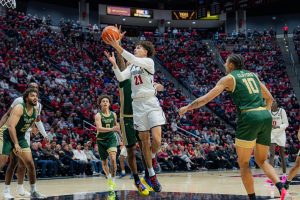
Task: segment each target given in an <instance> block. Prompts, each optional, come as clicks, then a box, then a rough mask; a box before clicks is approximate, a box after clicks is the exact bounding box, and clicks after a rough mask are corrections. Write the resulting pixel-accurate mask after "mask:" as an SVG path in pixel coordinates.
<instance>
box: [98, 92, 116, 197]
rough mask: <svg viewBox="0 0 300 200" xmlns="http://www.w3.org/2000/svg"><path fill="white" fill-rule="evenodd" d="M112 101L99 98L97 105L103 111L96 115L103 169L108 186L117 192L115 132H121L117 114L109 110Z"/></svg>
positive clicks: (107, 97)
mask: <svg viewBox="0 0 300 200" xmlns="http://www.w3.org/2000/svg"><path fill="white" fill-rule="evenodd" d="M111 103H112V100H111V98H110V97H109V96H107V95H102V96H100V97H99V98H98V101H97V105H98V106H100V108H101V110H100V112H98V113H97V114H96V115H95V124H96V128H97V144H98V151H99V155H100V159H101V161H102V169H103V171H104V173H105V175H106V177H107V178H108V181H107V183H108V185H109V188H110V190H111V191H113V190H115V188H116V183H115V176H116V171H117V162H116V156H117V138H116V135H115V132H119V130H120V127H119V125H118V123H117V115H116V113H114V112H112V111H110V110H109V108H110V105H111ZM108 157H109V160H110V169H109V167H108Z"/></svg>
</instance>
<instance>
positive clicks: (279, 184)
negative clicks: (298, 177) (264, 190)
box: [275, 182, 283, 194]
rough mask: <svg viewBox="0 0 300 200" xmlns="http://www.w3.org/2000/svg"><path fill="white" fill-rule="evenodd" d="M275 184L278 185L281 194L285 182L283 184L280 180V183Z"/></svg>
mask: <svg viewBox="0 0 300 200" xmlns="http://www.w3.org/2000/svg"><path fill="white" fill-rule="evenodd" d="M275 185H276V187H277V189H278V191H279V193H280V194H281V189H282V188H283V184H282V183H281V182H278V183H276V184H275Z"/></svg>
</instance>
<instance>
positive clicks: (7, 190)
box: [1, 152, 18, 199]
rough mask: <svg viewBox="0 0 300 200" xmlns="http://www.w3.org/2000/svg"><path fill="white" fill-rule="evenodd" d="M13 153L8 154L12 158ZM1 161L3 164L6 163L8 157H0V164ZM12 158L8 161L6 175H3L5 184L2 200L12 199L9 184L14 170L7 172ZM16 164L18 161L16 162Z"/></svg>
mask: <svg viewBox="0 0 300 200" xmlns="http://www.w3.org/2000/svg"><path fill="white" fill-rule="evenodd" d="M13 154H14V153H12V152H11V153H10V156H12V155H13ZM2 160H3V161H4V163H7V160H8V156H7V155H1V162H2ZM12 160H13V158H12V157H11V159H10V162H9V165H8V168H7V170H6V173H5V184H4V190H3V192H4V195H3V196H4V199H11V198H14V197H13V196H12V195H11V193H10V183H11V180H12V177H13V173H14V170H9V167H10V165H11V163H12V162H14V161H12ZM16 162H18V161H16Z"/></svg>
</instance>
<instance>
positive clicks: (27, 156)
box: [18, 148, 45, 199]
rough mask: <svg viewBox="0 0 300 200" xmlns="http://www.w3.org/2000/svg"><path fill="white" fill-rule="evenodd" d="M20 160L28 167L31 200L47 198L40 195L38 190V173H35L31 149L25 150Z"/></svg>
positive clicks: (20, 155) (19, 155) (20, 154)
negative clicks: (32, 199) (33, 199)
mask: <svg viewBox="0 0 300 200" xmlns="http://www.w3.org/2000/svg"><path fill="white" fill-rule="evenodd" d="M18 157H19V159H21V160H22V161H23V163H24V165H25V166H26V169H27V171H28V176H29V183H30V188H31V191H30V194H31V198H39V199H43V198H45V196H43V195H42V194H40V193H39V192H38V191H37V189H36V173H35V166H34V162H33V158H32V154H31V151H30V149H29V148H26V149H23V151H22V152H21V153H19V154H18Z"/></svg>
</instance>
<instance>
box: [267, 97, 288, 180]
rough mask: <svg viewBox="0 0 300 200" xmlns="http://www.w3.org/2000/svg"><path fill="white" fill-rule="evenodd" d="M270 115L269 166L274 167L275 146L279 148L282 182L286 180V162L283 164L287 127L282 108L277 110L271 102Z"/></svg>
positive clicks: (276, 106)
mask: <svg viewBox="0 0 300 200" xmlns="http://www.w3.org/2000/svg"><path fill="white" fill-rule="evenodd" d="M270 113H271V115H272V118H273V119H272V132H271V146H270V164H271V165H272V166H273V167H274V156H275V148H276V145H278V146H279V155H280V159H281V166H282V171H283V177H282V179H283V181H285V179H286V175H285V174H286V162H285V143H286V133H285V129H286V128H287V127H288V126H289V122H288V119H287V116H286V112H285V110H284V109H283V108H278V105H277V103H276V101H274V102H273V104H272V108H271V111H270Z"/></svg>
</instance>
